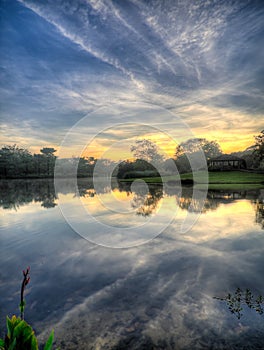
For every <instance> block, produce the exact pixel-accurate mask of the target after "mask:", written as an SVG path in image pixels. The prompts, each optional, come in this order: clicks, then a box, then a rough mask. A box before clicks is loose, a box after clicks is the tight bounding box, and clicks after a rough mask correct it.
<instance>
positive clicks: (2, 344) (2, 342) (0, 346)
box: [0, 338, 5, 350]
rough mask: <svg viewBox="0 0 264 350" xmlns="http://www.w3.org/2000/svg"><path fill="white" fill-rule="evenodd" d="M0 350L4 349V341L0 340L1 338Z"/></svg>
mask: <svg viewBox="0 0 264 350" xmlns="http://www.w3.org/2000/svg"><path fill="white" fill-rule="evenodd" d="M0 349H1V350H4V349H5V341H4V339H1V338H0Z"/></svg>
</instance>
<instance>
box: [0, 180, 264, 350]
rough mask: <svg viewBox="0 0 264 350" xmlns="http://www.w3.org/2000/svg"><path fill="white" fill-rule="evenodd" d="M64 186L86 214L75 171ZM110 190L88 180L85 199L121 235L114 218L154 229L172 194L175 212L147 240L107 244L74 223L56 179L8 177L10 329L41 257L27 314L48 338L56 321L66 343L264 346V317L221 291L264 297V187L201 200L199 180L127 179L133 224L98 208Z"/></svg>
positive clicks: (4, 259) (5, 230)
mask: <svg viewBox="0 0 264 350" xmlns="http://www.w3.org/2000/svg"><path fill="white" fill-rule="evenodd" d="M62 188H63V191H61V193H59V197H60V200H64V201H66V202H67V203H68V205H69V206H71V208H72V216H73V217H74V218H75V219H76V220H79V221H81V220H82V217H79V218H78V208H79V207H78V206H80V201H79V200H77V199H78V193H72V192H69V189H68V187H67V181H66V180H64V185H63V186H62ZM110 190H111V189H109V188H102V191H101V193H95V191H94V189H93V187H92V185H91V183H90V182H89V181H87V180H82V181H80V183H79V193H80V195H81V203H82V205H83V206H85V207H87V209H88V210H90V211H91V212H92V213H93V215H94V216H95V217H96V218H97V220H99V221H100V220H101V221H102V222H104V223H105V224H106V225H110V226H109V227H110V229H109V230H110V231H109V232H110V233H111V234H112V235H115V225H118V227H122V225H125V226H127V225H131V226H133V225H143V226H144V225H145V227H147V230H151V228H152V227H153V229H155V228H154V226H151V225H152V221H151V220H152V217H153V216H155V215H157V213H158V212H159V210H160V207H161V203H162V201H163V203H165V209H166V208H168V210H175V215H176V218H175V220H173V221H172V222H171V223H170V224H169V225H168V226H167V227H166V229H165V230H164V231H163V232H162V233H161V234H160V235H158V237H156V238H155V239H153V240H150V241H149V242H148V243H146V244H144V245H140V246H137V247H134V248H128V249H111V248H106V247H102V246H98V245H95V244H92V243H91V242H89V241H87V240H85V239H83V238H82V237H81V236H80V235H78V234H77V233H76V232H74V231H73V230H72V228H71V227H70V226H69V225H68V223H67V221H66V220H65V218H64V217H63V215H62V214H61V211H60V208H59V206H58V198H56V195H55V192H54V187H53V183H52V181H44V180H35V181H21V180H20V181H16V180H13V181H5V182H3V181H2V182H1V202H0V207H1V208H0V212H1V229H0V253H1V255H0V261H1V272H0V273H1V275H0V288H1V300H0V327H1V328H0V329H1V335H3V333H4V329H5V315H7V314H8V315H12V314H14V313H16V314H17V313H18V307H17V305H18V303H19V289H20V282H21V280H22V269H24V268H25V267H26V266H28V265H30V266H31V282H30V284H29V285H28V288H27V293H26V301H27V306H26V312H25V318H26V320H27V321H28V322H29V323H31V324H32V325H33V327H34V329H35V330H36V333H37V336H38V338H39V339H40V341H42V340H43V339H45V337H47V333H48V332H49V331H50V330H51V329H52V328H54V329H55V338H56V344H57V345H58V346H60V347H61V349H69V350H70V349H261V348H263V347H264V341H263V339H264V323H263V321H264V318H263V315H261V314H260V313H259V312H256V310H254V309H253V308H252V309H250V308H249V307H247V305H243V310H242V314H243V315H242V316H241V317H240V318H238V317H237V315H236V314H235V313H231V312H230V310H229V309H228V306H227V305H226V303H225V302H224V301H220V300H217V299H214V297H224V296H226V295H227V294H228V293H234V292H235V291H236V288H238V287H239V288H241V289H242V290H246V289H247V288H248V289H250V291H251V292H252V294H253V295H254V296H258V295H260V294H262V295H263V294H264V280H263V271H264V254H263V251H264V230H263V228H264V226H263V223H264V211H263V198H264V190H251V191H246V190H242V191H222V192H219V191H209V192H208V195H207V198H206V202H205V204H204V203H199V201H198V200H197V201H192V200H191V197H192V193H193V190H192V188H191V187H189V188H184V189H183V190H182V193H181V194H180V195H179V191H178V189H177V188H174V187H173V186H171V187H165V186H164V188H163V187H160V186H156V187H155V186H151V187H150V188H149V191H148V192H147V193H145V192H144V193H133V192H131V190H130V185H129V184H121V185H119V187H115V188H113V194H114V196H115V197H116V198H117V199H118V201H119V204H120V203H121V206H122V205H124V206H127V207H128V208H129V206H131V213H132V215H131V216H130V218H131V219H130V221H129V222H126V221H125V220H124V218H123V213H120V214H118V213H116V212H115V213H114V215H113V213H111V215H110V214H109V213H107V211H106V210H104V208H103V207H102V206H101V207H100V206H99V207H98V198H101V199H102V198H103V201H104V203H107V205H108V206H110V207H111V196H110V192H109V191H110ZM133 205H134V207H133ZM199 211H202V213H201V215H200V217H199V218H198V221H197V222H196V224H195V225H194V226H193V227H192V229H190V230H188V231H187V232H185V233H181V232H179V225H178V223H179V222H178V221H179V220H181V219H182V218H183V217H185V216H186V213H188V214H189V215H196V213H198V212H199ZM166 213H167V214H166ZM166 215H170V212H169V211H166V210H164V211H163V212H162V217H163V218H164V220H165V219H166ZM153 225H154V224H153ZM93 234H95V235H96V234H98V235H100V232H98V233H97V232H94V233H93Z"/></svg>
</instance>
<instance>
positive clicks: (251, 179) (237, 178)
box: [125, 171, 264, 188]
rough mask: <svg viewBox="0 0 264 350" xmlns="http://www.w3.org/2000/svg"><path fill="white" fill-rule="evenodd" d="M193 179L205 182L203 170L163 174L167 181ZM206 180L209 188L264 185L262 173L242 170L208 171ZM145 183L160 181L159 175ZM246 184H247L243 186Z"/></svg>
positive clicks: (145, 179) (196, 181) (198, 182)
mask: <svg viewBox="0 0 264 350" xmlns="http://www.w3.org/2000/svg"><path fill="white" fill-rule="evenodd" d="M180 179H181V180H194V182H195V183H196V184H205V183H206V182H207V177H206V173H205V172H197V173H195V175H194V176H193V174H192V173H187V174H181V175H180V177H179V176H176V175H170V176H165V177H164V180H165V181H166V182H168V183H170V182H171V183H173V181H175V182H177V181H179V180H180ZM134 180H135V179H128V180H125V181H126V182H129V181H131V182H132V181H134ZM208 180H209V181H208V182H209V187H210V188H214V187H215V188H219V185H221V186H220V187H221V188H231V187H232V188H234V186H237V187H241V188H245V187H249V188H253V187H254V188H255V187H256V185H257V187H259V188H261V187H264V174H257V173H248V172H242V171H228V172H209V173H208ZM144 181H146V182H147V183H161V182H162V179H161V178H160V177H148V178H144ZM244 185H247V186H244Z"/></svg>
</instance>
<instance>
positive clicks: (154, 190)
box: [118, 182, 163, 217]
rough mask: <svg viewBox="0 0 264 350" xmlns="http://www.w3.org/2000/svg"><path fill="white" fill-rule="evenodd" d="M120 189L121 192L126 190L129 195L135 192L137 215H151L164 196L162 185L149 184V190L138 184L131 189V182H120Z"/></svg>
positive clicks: (133, 204)
mask: <svg viewBox="0 0 264 350" xmlns="http://www.w3.org/2000/svg"><path fill="white" fill-rule="evenodd" d="M118 189H119V191H120V192H126V193H127V195H128V196H129V195H131V193H133V195H134V197H133V200H132V203H131V205H132V207H133V208H134V209H137V210H136V214H137V215H141V216H144V217H147V216H150V215H151V214H153V213H154V212H155V210H157V208H158V204H159V202H160V200H161V199H162V198H163V188H162V186H153V185H150V184H149V185H148V191H146V187H145V186H140V185H139V186H136V187H135V188H134V189H133V191H132V190H131V183H128V182H119V183H118Z"/></svg>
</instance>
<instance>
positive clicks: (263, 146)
mask: <svg viewBox="0 0 264 350" xmlns="http://www.w3.org/2000/svg"><path fill="white" fill-rule="evenodd" d="M254 148H255V149H254V151H253V156H254V158H255V159H256V160H257V161H258V163H259V165H260V163H261V162H262V161H263V160H264V130H262V131H261V132H260V134H259V135H257V136H255V145H254Z"/></svg>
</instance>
